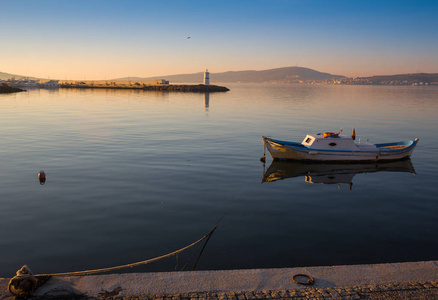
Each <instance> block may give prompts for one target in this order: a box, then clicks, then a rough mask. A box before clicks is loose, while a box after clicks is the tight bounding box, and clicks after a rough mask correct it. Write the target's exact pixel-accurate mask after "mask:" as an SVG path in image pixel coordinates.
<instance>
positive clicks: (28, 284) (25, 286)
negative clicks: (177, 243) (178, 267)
mask: <svg viewBox="0 0 438 300" xmlns="http://www.w3.org/2000/svg"><path fill="white" fill-rule="evenodd" d="M222 217H223V216H222ZM222 217H221V219H222ZM219 222H220V220H219ZM219 222H218V223H217V224H216V225H215V226H214V227H213V229H211V230H210V231H209V232H208V233H207V234H206V235H204V236H203V237H202V238H200V239H199V240H197V241H196V242H194V243H192V244H190V245H188V246H186V247H184V248H181V249H179V250H176V251H173V252H171V253H168V254H165V255H162V256H158V257H155V258H151V259H147V260H143V261H139V262H136V263H131V264H127V265H121V266H116V267H111V268H103V269H95V270H86V271H78V272H68V273H55V274H38V275H33V274H32V271H31V270H30V269H29V268H28V267H27V266H23V267H21V269H20V270H18V271H17V275H16V276H15V277H13V278H12V279H11V280H10V281H9V285H8V290H9V292H10V293H11V294H12V295H14V296H17V297H23V298H28V297H29V296H31V295H32V293H33V292H34V291H35V289H36V288H37V287H38V286H39V285H41V284H43V283H44V282H46V281H47V280H48V279H49V278H50V277H52V276H57V277H65V276H82V275H91V274H97V273H104V272H110V271H116V270H120V269H126V268H133V267H137V266H141V265H146V264H149V263H152V262H155V261H158V260H160V259H163V258H167V257H170V256H174V255H177V254H178V253H181V252H183V251H185V250H187V249H189V248H191V247H193V246H195V245H196V244H199V243H200V242H202V241H203V240H205V239H206V238H209V237H210V236H211V235H212V234H213V232H214V231H215V230H216V228H217V226H218V225H219Z"/></svg>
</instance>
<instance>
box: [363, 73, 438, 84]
mask: <svg viewBox="0 0 438 300" xmlns="http://www.w3.org/2000/svg"><path fill="white" fill-rule="evenodd" d="M358 79H362V80H368V81H369V82H371V83H374V84H388V83H390V82H400V83H403V82H406V83H427V84H438V73H414V74H398V75H380V76H370V77H359V78H358Z"/></svg>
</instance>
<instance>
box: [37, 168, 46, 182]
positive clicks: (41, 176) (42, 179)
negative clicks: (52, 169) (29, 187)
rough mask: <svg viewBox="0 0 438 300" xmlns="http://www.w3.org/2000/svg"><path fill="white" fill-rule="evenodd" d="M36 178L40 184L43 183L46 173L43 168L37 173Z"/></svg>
mask: <svg viewBox="0 0 438 300" xmlns="http://www.w3.org/2000/svg"><path fill="white" fill-rule="evenodd" d="M38 180H39V181H40V184H44V183H45V182H46V173H44V171H43V170H41V171H40V172H39V173H38Z"/></svg>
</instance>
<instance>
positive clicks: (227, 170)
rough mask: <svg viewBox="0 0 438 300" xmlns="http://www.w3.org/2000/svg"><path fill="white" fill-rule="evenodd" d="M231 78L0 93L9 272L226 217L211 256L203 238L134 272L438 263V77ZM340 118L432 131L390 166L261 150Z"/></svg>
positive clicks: (361, 126)
mask: <svg viewBox="0 0 438 300" xmlns="http://www.w3.org/2000/svg"><path fill="white" fill-rule="evenodd" d="M227 86H228V87H229V88H230V89H231V91H230V92H227V93H218V94H210V95H204V94H185V93H155V92H142V91H111V90H106V91H105V90H74V89H72V90H69V89H60V90H53V91H52V90H32V91H28V92H24V93H18V94H12V95H0V137H1V148H0V167H1V168H0V170H1V172H0V206H1V209H0V277H10V276H13V275H14V274H15V271H16V270H17V269H19V268H20V267H21V266H22V265H23V264H27V265H29V267H30V268H31V269H32V270H33V272H34V273H40V274H41V273H53V272H68V271H80V270H86V269H93V268H104V267H111V266H116V265H121V264H127V263H131V262H136V261H140V260H145V259H149V258H153V257H156V256H160V255H163V254H166V253H168V252H172V251H174V250H176V249H179V248H182V247H184V246H186V245H188V244H190V243H192V242H194V241H195V240H197V239H199V238H200V237H202V236H203V235H204V234H206V233H207V232H208V231H209V230H210V229H211V228H212V227H213V226H214V225H215V224H216V223H217V222H218V221H219V219H220V218H221V217H222V216H223V218H222V220H221V222H220V224H219V227H218V228H217V230H216V231H215V232H214V233H213V235H212V237H211V238H210V239H209V241H208V244H207V245H206V247H205V249H204V251H203V252H202V256H200V257H198V255H199V254H200V252H201V247H202V246H203V245H202V244H199V245H197V246H196V247H194V248H192V249H190V250H189V251H186V252H184V253H182V254H180V255H178V256H176V257H172V258H169V259H165V260H162V261H159V262H155V263H153V264H150V265H146V266H143V267H139V268H135V269H129V270H126V271H128V272H152V271H173V270H183V269H184V270H191V269H192V268H193V267H194V265H195V262H196V260H197V259H198V258H199V260H198V263H197V265H196V269H197V270H218V269H242V268H277V267H295V266H322V265H343V264H367V263H385V262H404V261H420V260H436V259H438V254H437V253H438V238H437V232H438V218H437V216H438V197H437V194H438V185H437V182H438V156H437V153H438V143H437V141H436V138H435V136H436V131H437V128H438V117H437V116H438V88H437V87H389V86H309V85H248V84H247V85H227ZM341 127H344V128H345V129H344V132H347V133H349V132H350V131H351V129H352V128H353V127H355V128H356V133H357V136H358V138H360V139H361V142H363V143H364V142H366V140H369V141H370V142H371V143H381V142H392V141H394V142H395V141H401V140H407V139H414V138H416V137H418V138H419V139H420V142H419V144H418V146H417V149H416V150H415V151H414V154H413V156H412V158H411V160H408V161H404V162H403V163H401V164H396V165H392V166H383V167H382V166H374V165H366V166H363V168H359V169H357V168H356V169H355V168H353V169H351V168H349V166H345V165H344V166H340V167H339V166H338V167H332V168H331V169H330V170H327V166H324V165H310V166H309V165H306V164H304V165H303V164H293V163H283V164H273V165H272V166H270V164H271V159H270V157H268V159H267V162H266V166H263V164H262V163H261V162H260V161H259V158H260V157H261V156H262V154H263V144H262V140H261V136H262V135H267V136H272V137H275V138H278V139H283V140H291V141H301V140H302V139H303V138H304V136H305V134H307V133H315V132H322V131H338V130H339V128H341ZM39 170H44V171H45V172H46V174H47V181H46V183H45V184H44V185H41V184H40V183H39V182H38V178H37V174H38V172H39ZM339 170H342V171H341V172H339ZM414 170H415V171H414ZM306 174H307V176H305V175H306ZM264 175H266V176H271V177H270V178H275V179H278V180H276V181H271V182H264V183H261V182H262V179H263V178H264ZM266 176H265V177H266ZM311 182H315V183H311ZM350 182H352V183H353V186H352V189H351V190H350V189H349V184H348V183H350ZM319 183H332V184H319ZM338 184H339V185H338ZM339 187H340V188H339Z"/></svg>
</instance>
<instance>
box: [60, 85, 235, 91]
mask: <svg viewBox="0 0 438 300" xmlns="http://www.w3.org/2000/svg"><path fill="white" fill-rule="evenodd" d="M61 88H78V89H119V90H143V91H162V92H184V93H215V92H228V91H229V89H228V88H226V87H224V86H218V85H204V84H198V85H187V84H182V85H176V84H170V85H147V86H114V85H109V86H102V85H83V84H68V85H67V84H61Z"/></svg>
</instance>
